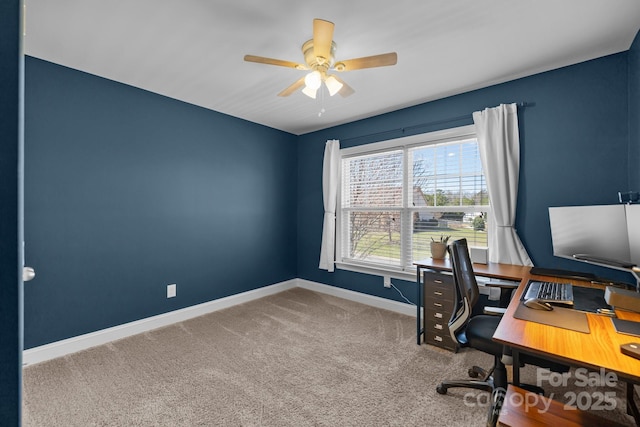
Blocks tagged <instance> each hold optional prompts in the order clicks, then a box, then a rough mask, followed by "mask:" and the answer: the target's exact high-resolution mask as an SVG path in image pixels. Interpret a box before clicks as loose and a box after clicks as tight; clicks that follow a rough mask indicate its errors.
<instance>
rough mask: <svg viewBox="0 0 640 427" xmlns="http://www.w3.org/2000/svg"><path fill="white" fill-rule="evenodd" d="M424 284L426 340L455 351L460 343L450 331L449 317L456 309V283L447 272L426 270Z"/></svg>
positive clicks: (428, 342)
mask: <svg viewBox="0 0 640 427" xmlns="http://www.w3.org/2000/svg"><path fill="white" fill-rule="evenodd" d="M422 283H423V284H424V288H423V289H424V305H423V306H424V319H423V322H424V326H423V328H424V342H425V343H427V344H431V345H435V346H437V347H441V348H445V349H447V350H451V351H454V352H457V351H458V345H457V344H456V342H455V341H454V340H453V338H451V334H450V333H449V326H448V323H449V319H451V314H452V313H453V310H454V307H453V305H454V302H455V294H454V292H455V283H454V281H453V276H452V275H451V274H450V273H449V274H448V273H446V272H439V271H429V270H427V271H425V272H424V273H423V282H422Z"/></svg>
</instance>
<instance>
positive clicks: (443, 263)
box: [414, 258, 531, 345]
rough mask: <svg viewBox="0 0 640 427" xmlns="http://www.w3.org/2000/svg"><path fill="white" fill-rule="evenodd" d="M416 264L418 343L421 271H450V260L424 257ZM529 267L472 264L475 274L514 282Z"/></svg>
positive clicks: (525, 273) (419, 340) (418, 339)
mask: <svg viewBox="0 0 640 427" xmlns="http://www.w3.org/2000/svg"><path fill="white" fill-rule="evenodd" d="M414 265H415V266H416V275H417V278H416V284H417V286H416V288H417V296H418V299H417V304H416V307H417V309H416V311H417V312H416V334H417V343H418V345H420V344H421V343H422V339H421V338H422V336H423V333H424V330H423V328H422V316H421V312H420V308H421V304H422V297H423V295H422V293H423V291H424V290H423V286H422V285H423V284H422V277H421V276H422V271H423V270H434V271H444V272H451V271H452V267H451V262H450V261H449V259H448V258H446V259H433V258H426V259H423V260H420V261H417V262H415V263H414ZM530 269H531V267H525V266H522V265H511V264H497V263H492V262H490V263H488V264H473V271H474V273H475V274H476V276H482V277H488V278H491V279H501V280H513V281H515V282H520V281H521V280H522V278H523V277H525V276H528V275H529V270H530Z"/></svg>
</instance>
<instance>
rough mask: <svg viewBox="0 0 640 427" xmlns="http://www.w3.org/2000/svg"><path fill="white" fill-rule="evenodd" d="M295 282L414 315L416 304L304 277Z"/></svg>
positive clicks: (342, 296)
mask: <svg viewBox="0 0 640 427" xmlns="http://www.w3.org/2000/svg"><path fill="white" fill-rule="evenodd" d="M296 284H297V286H298V287H299V288H304V289H309V290H311V291H316V292H320V293H323V294H329V295H333V296H335V297H338V298H342V299H347V300H350V301H355V302H359V303H361V304H366V305H370V306H372V307H376V308H382V309H384V310H389V311H395V312H396V313H401V314H406V315H407V316H413V317H415V316H416V306H415V305H412V304H407V303H404V302H398V301H393V300H390V299H386V298H381V297H376V296H373V295H368V294H363V293H362V292H355V291H350V290H348V289H343V288H338V287H335V286H329V285H325V284H322V283H318V282H312V281H309V280H305V279H296Z"/></svg>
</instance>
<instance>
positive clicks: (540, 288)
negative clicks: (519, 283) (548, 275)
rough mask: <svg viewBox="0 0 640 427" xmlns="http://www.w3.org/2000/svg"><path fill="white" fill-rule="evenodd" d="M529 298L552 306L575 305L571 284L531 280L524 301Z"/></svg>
mask: <svg viewBox="0 0 640 427" xmlns="http://www.w3.org/2000/svg"><path fill="white" fill-rule="evenodd" d="M529 298H537V299H539V300H541V301H546V302H549V303H552V304H553V303H556V304H565V305H573V286H572V285H571V283H556V282H542V281H538V280H531V281H530V282H529V285H528V287H527V291H526V292H525V295H524V297H523V299H525V300H526V299H529Z"/></svg>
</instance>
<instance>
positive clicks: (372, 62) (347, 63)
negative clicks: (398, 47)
mask: <svg viewBox="0 0 640 427" xmlns="http://www.w3.org/2000/svg"><path fill="white" fill-rule="evenodd" d="M397 62H398V54H397V53H395V52H391V53H383V54H382V55H374V56H365V57H363V58H355V59H347V60H344V61H338V62H336V64H335V65H334V66H333V68H334V69H335V70H336V71H353V70H360V69H363V68H374V67H385V66H387V65H396V63H397Z"/></svg>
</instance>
